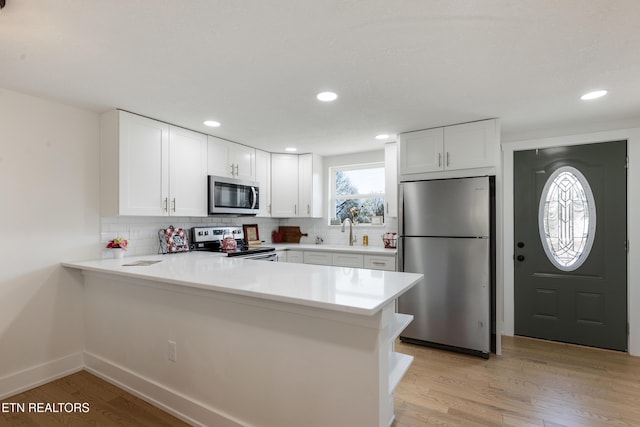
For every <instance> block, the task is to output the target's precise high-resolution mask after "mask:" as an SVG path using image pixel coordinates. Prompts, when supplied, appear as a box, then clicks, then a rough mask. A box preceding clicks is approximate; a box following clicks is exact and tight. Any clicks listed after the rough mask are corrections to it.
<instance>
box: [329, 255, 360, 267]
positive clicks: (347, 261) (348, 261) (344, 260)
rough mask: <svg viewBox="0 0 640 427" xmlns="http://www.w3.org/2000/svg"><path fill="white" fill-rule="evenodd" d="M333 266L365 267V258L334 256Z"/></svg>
mask: <svg viewBox="0 0 640 427" xmlns="http://www.w3.org/2000/svg"><path fill="white" fill-rule="evenodd" d="M333 265H335V266H337V267H354V268H363V267H364V257H363V256H362V255H360V254H333Z"/></svg>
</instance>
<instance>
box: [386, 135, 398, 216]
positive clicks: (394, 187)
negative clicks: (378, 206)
mask: <svg viewBox="0 0 640 427" xmlns="http://www.w3.org/2000/svg"><path fill="white" fill-rule="evenodd" d="M396 145H397V144H396V143H395V142H391V143H389V144H385V146H384V187H385V188H384V215H385V218H386V217H397V216H398V154H397V151H396Z"/></svg>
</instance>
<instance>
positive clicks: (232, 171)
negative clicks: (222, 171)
mask: <svg viewBox="0 0 640 427" xmlns="http://www.w3.org/2000/svg"><path fill="white" fill-rule="evenodd" d="M231 176H233V163H231Z"/></svg>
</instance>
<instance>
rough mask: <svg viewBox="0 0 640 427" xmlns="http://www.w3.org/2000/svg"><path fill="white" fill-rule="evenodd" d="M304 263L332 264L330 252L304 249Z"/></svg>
mask: <svg viewBox="0 0 640 427" xmlns="http://www.w3.org/2000/svg"><path fill="white" fill-rule="evenodd" d="M304 263H305V264H315V265H333V264H332V260H331V253H330V252H314V251H304Z"/></svg>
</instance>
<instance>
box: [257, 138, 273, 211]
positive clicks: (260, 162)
mask: <svg viewBox="0 0 640 427" xmlns="http://www.w3.org/2000/svg"><path fill="white" fill-rule="evenodd" d="M256 181H257V182H258V184H259V187H260V195H259V206H260V209H259V210H258V214H257V216H263V217H264V216H271V153H267V152H266V151H262V150H256Z"/></svg>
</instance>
